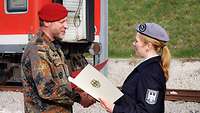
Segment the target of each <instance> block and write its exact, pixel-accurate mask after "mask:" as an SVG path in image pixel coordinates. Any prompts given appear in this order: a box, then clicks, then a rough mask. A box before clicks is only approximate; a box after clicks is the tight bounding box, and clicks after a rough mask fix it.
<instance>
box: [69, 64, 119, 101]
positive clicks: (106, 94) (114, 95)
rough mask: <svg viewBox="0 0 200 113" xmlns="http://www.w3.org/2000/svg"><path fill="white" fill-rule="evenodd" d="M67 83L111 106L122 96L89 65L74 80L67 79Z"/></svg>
mask: <svg viewBox="0 0 200 113" xmlns="http://www.w3.org/2000/svg"><path fill="white" fill-rule="evenodd" d="M69 81H70V82H72V83H74V84H75V85H77V86H78V87H79V88H81V89H82V90H84V91H85V92H87V93H88V94H90V95H91V96H92V97H94V98H95V99H97V100H99V98H102V99H104V100H107V101H108V102H109V103H111V104H113V103H114V102H115V101H116V100H117V99H119V98H120V97H121V96H122V95H123V93H122V92H121V91H120V90H119V89H118V88H117V87H116V86H114V85H113V84H112V83H111V82H110V81H109V80H108V79H107V78H106V77H105V76H104V75H103V74H102V73H101V72H99V71H98V70H96V69H95V68H94V67H93V66H92V65H90V64H88V65H87V66H86V67H85V68H84V69H83V70H82V71H81V72H80V73H79V74H78V76H77V77H76V78H72V77H69Z"/></svg>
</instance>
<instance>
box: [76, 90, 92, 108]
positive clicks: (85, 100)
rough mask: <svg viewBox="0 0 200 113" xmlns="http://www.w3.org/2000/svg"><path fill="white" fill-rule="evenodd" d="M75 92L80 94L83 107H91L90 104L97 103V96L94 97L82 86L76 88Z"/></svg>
mask: <svg viewBox="0 0 200 113" xmlns="http://www.w3.org/2000/svg"><path fill="white" fill-rule="evenodd" d="M75 92H76V93H78V94H79V95H80V97H81V100H80V102H79V103H80V104H81V105H82V106H83V107H89V106H91V105H93V104H94V103H96V99H95V98H93V97H92V96H90V95H89V94H88V93H86V92H84V91H83V90H81V89H80V88H78V87H77V88H75Z"/></svg>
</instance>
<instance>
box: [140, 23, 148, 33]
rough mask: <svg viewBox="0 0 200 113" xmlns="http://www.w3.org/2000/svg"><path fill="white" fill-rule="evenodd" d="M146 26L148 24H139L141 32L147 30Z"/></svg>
mask: <svg viewBox="0 0 200 113" xmlns="http://www.w3.org/2000/svg"><path fill="white" fill-rule="evenodd" d="M146 28H147V25H146V24H140V26H139V31H140V32H144V31H145V30H146Z"/></svg>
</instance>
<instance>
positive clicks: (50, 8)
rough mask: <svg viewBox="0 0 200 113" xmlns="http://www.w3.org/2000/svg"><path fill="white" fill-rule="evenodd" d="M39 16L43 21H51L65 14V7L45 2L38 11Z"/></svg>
mask: <svg viewBox="0 0 200 113" xmlns="http://www.w3.org/2000/svg"><path fill="white" fill-rule="evenodd" d="M38 14H39V18H40V19H41V20H44V21H48V22H53V21H58V20H60V19H63V18H65V17H66V16H67V14H68V11H67V9H66V8H65V7H64V6H63V5H61V4H58V3H51V4H47V5H45V6H43V7H42V9H41V10H40V11H39V13H38Z"/></svg>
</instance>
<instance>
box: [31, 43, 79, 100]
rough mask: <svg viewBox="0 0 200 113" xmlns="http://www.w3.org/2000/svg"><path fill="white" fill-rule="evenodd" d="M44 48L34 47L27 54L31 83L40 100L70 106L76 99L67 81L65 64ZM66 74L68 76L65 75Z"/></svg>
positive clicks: (57, 56)
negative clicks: (32, 82) (35, 88)
mask: <svg viewBox="0 0 200 113" xmlns="http://www.w3.org/2000/svg"><path fill="white" fill-rule="evenodd" d="M51 52H52V51H51V50H49V49H48V48H45V46H42V47H40V46H36V47H35V49H34V50H32V52H31V53H30V54H29V58H30V61H31V72H32V76H33V81H34V82H35V85H36V87H37V90H38V94H39V96H40V97H41V98H43V99H46V100H50V101H53V102H56V103H63V104H72V103H73V99H74V98H76V95H75V93H74V92H73V91H72V90H71V88H70V83H69V81H68V79H67V76H68V75H69V73H68V71H67V68H66V64H64V62H62V59H61V58H60V57H59V55H58V54H57V53H56V54H55V53H54V52H53V53H51ZM67 74H68V75H67Z"/></svg>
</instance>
